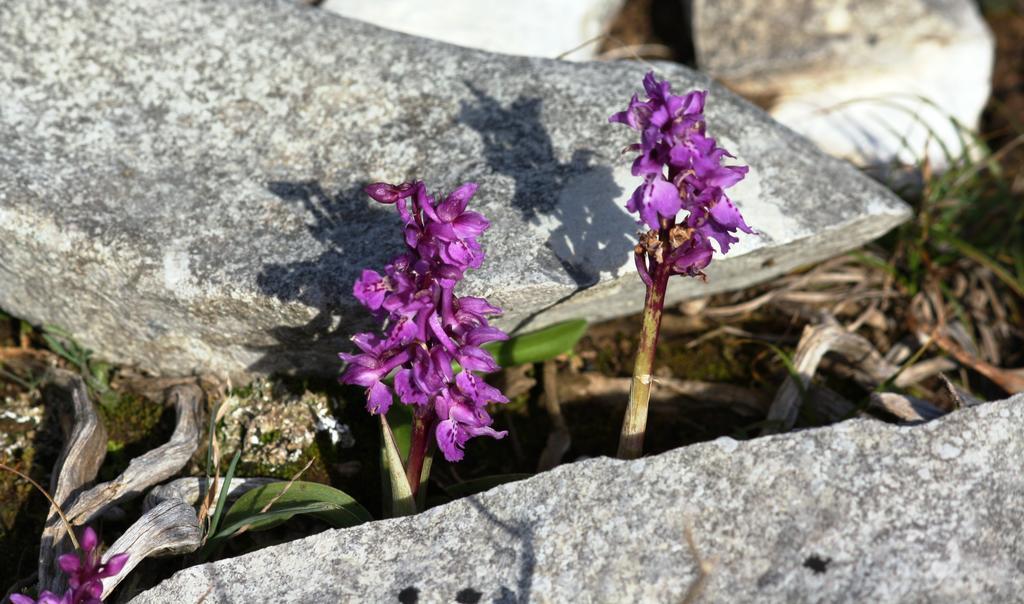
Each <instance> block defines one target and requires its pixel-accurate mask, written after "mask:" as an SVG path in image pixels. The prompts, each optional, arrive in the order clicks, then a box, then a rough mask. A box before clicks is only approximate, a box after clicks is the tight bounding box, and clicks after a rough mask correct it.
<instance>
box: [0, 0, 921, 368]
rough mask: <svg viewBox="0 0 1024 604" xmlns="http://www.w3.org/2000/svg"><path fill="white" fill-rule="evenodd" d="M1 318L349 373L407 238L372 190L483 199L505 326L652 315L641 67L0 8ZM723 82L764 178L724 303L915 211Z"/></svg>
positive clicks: (223, 361) (198, 361)
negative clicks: (639, 192)
mask: <svg viewBox="0 0 1024 604" xmlns="http://www.w3.org/2000/svg"><path fill="white" fill-rule="evenodd" d="M0 56H3V57H6V58H5V60H3V61H2V62H0V140H2V141H3V144H2V145H0V284H2V286H0V308H3V309H4V310H6V311H8V312H10V313H11V314H12V315H14V316H18V317H21V318H24V319H26V320H28V321H31V322H33V323H36V324H56V325H58V326H61V327H63V328H65V329H66V330H68V331H70V332H71V333H72V334H73V335H74V337H75V338H77V339H78V340H79V342H80V343H81V344H82V345H84V346H86V347H88V348H91V349H93V350H94V351H95V353H96V356H97V357H99V358H102V359H106V360H109V361H113V362H118V363H123V364H132V365H137V366H139V367H140V368H141V369H143V370H146V371H150V372H153V373H158V374H182V373H192V372H200V373H205V374H220V375H229V376H232V377H233V378H234V379H235V383H238V381H239V380H241V379H244V378H245V374H249V373H253V372H255V373H269V372H273V371H287V372H298V373H307V374H308V373H320V374H333V373H336V372H337V371H338V367H339V361H338V359H337V356H336V354H337V351H338V350H341V349H345V348H348V347H349V346H350V344H349V342H348V341H347V338H348V336H349V335H351V334H352V333H353V332H355V331H358V330H360V329H364V328H367V327H369V326H370V317H369V316H368V313H367V312H366V311H365V309H363V308H362V307H361V306H359V305H358V304H357V303H356V300H355V299H354V298H353V297H352V295H351V287H352V282H353V280H354V279H355V278H356V277H357V275H358V274H359V271H360V270H361V269H362V267H367V266H369V267H377V268H380V267H382V266H383V265H384V264H385V263H386V262H387V261H388V260H389V259H390V258H392V257H393V256H394V255H395V254H396V253H397V252H398V251H399V250H400V246H401V239H400V237H399V224H400V223H399V219H398V217H397V216H395V215H394V213H393V211H392V208H390V207H385V206H382V205H380V204H376V203H374V202H372V201H370V200H369V199H368V198H367V197H366V196H365V195H364V194H363V192H362V190H361V188H362V186H364V185H365V184H367V183H368V182H373V181H378V180H384V181H390V182H400V181H402V180H406V179H413V178H423V179H425V180H427V181H428V183H429V185H430V186H431V187H432V188H435V189H445V190H451V188H453V187H455V186H457V185H458V184H459V183H461V182H464V181H476V182H478V183H480V185H481V187H480V191H479V192H478V194H477V197H476V199H475V200H474V202H473V204H474V207H475V208H476V209H478V210H480V211H482V212H483V213H484V214H485V215H486V216H487V217H488V218H489V219H490V220H491V222H492V224H493V227H492V229H491V230H490V231H489V232H488V233H487V234H486V236H485V237H484V239H483V240H482V243H483V245H484V248H485V249H486V251H487V254H488V261H487V263H486V264H485V265H484V267H483V268H482V269H481V270H478V271H475V272H473V273H472V274H471V275H470V278H469V279H468V280H467V282H466V283H465V287H464V289H463V291H462V293H463V294H476V295H486V296H488V297H490V298H491V300H492V301H493V302H495V303H496V304H498V305H499V306H501V307H502V308H504V309H505V310H506V316H505V318H504V319H503V320H502V322H501V325H502V326H504V327H505V328H508V329H516V328H523V329H525V328H528V327H537V326H542V325H544V324H547V323H551V322H554V321H558V320H562V319H566V318H576V317H587V318H588V319H592V320H600V319H603V318H609V317H614V316H620V315H626V314H629V313H633V312H636V311H638V310H639V309H640V308H641V306H642V303H643V297H644V296H643V286H642V283H641V281H640V279H639V277H637V276H636V274H635V269H634V268H633V263H632V258H631V249H632V246H633V244H634V242H635V233H636V225H635V222H634V220H633V218H632V217H631V216H630V215H629V214H627V213H626V211H625V209H624V208H623V206H624V204H625V200H626V198H627V197H628V195H629V194H630V192H631V191H632V190H633V189H634V188H635V187H636V185H637V179H635V178H633V177H631V176H630V174H629V158H628V157H625V156H623V155H621V153H620V152H621V150H622V149H623V148H625V147H626V145H628V144H629V143H631V142H633V141H634V140H635V133H633V132H632V131H630V130H628V129H627V128H625V127H622V126H618V125H612V124H608V122H607V120H608V116H609V115H610V114H611V113H612V112H614V111H617V110H620V109H622V108H623V107H625V105H626V103H627V101H628V99H629V96H630V95H631V94H632V93H633V92H634V91H635V90H636V88H637V87H638V86H639V83H640V80H641V78H642V76H643V74H644V72H646V71H647V69H648V68H649V67H648V66H646V65H641V64H637V63H628V64H627V63H618V64H605V63H569V62H565V61H553V60H542V59H529V58H521V57H508V56H505V55H497V54H489V53H486V52H482V51H476V50H468V49H462V48H459V47H456V46H451V45H448V44H444V43H440V42H435V41H432V40H427V39H424V38H416V37H411V36H407V35H404V34H399V33H395V32H391V31H387V30H383V29H379V28H377V27H375V26H372V25H368V24H364V23H361V22H358V21H354V20H349V19H345V18H342V17H338V16H336V15H332V14H330V13H328V12H326V11H322V10H319V9H312V8H304V7H299V6H296V5H295V4H294V3H292V2H286V1H284V0H278V1H274V0H261V1H248V0H246V1H242V0H238V1H234V2H202V1H200V0H182V1H179V2H173V3H167V2H162V1H159V0H113V1H110V2H97V3H79V2H72V1H70V0H62V1H57V0H55V1H53V2H8V3H0ZM657 69H658V70H659V72H660V73H661V74H662V75H663V76H665V77H667V78H668V79H669V80H671V81H672V82H673V83H674V85H675V86H676V87H677V89H681V90H685V89H687V88H693V87H701V88H710V90H711V96H710V101H709V106H708V110H707V116H708V122H709V124H710V126H709V128H710V131H711V132H712V133H713V134H714V135H715V136H717V137H719V140H720V141H721V142H722V144H723V145H724V146H725V147H726V148H728V149H729V150H730V151H732V152H733V153H735V154H736V155H737V157H738V161H741V162H743V163H745V164H748V165H750V167H751V170H750V174H749V175H748V177H747V178H746V179H745V180H744V181H743V182H742V183H741V184H740V185H739V186H737V187H735V188H734V189H732V190H731V191H732V197H733V199H734V200H735V201H736V203H737V205H738V206H739V207H740V208H741V209H742V211H743V212H744V214H745V215H746V218H747V221H748V222H749V224H751V225H752V226H753V227H754V228H756V229H758V230H759V231H760V235H758V236H745V237H743V239H742V241H741V242H740V244H738V245H737V246H736V247H735V248H734V250H733V251H732V252H731V253H730V254H729V256H728V257H727V258H725V259H723V260H719V261H718V262H716V263H715V264H713V265H712V267H711V270H710V271H709V277H710V279H709V283H707V284H705V283H701V282H700V281H698V280H692V279H690V280H687V279H677V280H674V283H673V284H672V286H670V288H669V294H668V297H669V301H670V302H672V301H676V300H680V299H683V298H685V297H690V296H702V295H708V294H712V293H715V292H718V291H723V290H728V289H734V288H740V287H745V286H748V285H751V284H753V283H757V282H759V281H763V280H766V279H769V278H771V277H773V276H775V275H778V274H781V273H783V272H785V271H788V270H790V269H792V268H794V267H797V266H801V265H806V264H810V263H813V262H815V261H818V260H821V259H824V258H826V257H829V256H832V255H835V254H838V253H841V252H843V251H845V250H848V249H850V248H853V247H856V246H858V245H860V244H862V243H864V242H866V241H869V240H871V239H873V238H875V237H877V236H879V235H881V234H882V233H884V232H886V231H887V230H889V229H890V228H892V227H893V226H895V225H896V224H898V223H899V222H900V221H902V220H904V219H906V218H907V217H908V215H909V209H908V208H907V206H906V205H905V204H903V203H902V202H901V201H900V200H899V199H897V198H896V197H895V196H894V195H893V194H892V193H891V192H890V191H888V190H886V189H885V188H884V187H882V186H881V185H879V184H877V183H875V182H874V181H872V180H871V179H869V178H867V177H865V176H864V175H862V174H860V173H859V172H858V171H857V170H855V169H854V168H853V167H852V166H850V165H849V164H847V163H845V162H842V161H839V160H836V159H833V158H829V157H827V156H825V155H823V154H822V153H820V152H819V151H818V150H817V149H816V148H815V147H814V146H813V145H812V144H811V143H809V142H808V141H806V140H804V139H802V138H801V137H799V136H797V135H795V134H794V133H793V132H792V131H790V130H789V129H787V128H784V127H782V126H780V125H778V124H777V123H776V122H774V121H772V120H771V119H770V118H769V117H768V116H767V115H766V114H764V113H763V112H762V111H761V110H759V109H757V108H756V107H754V106H752V105H750V104H749V103H747V102H745V101H743V100H741V99H739V98H738V97H736V96H735V95H733V94H731V93H729V92H728V91H726V90H725V89H724V88H723V87H721V86H718V85H715V84H714V83H712V81H711V80H710V79H709V78H707V77H705V76H703V75H701V74H698V73H695V72H693V71H691V70H688V69H686V68H684V67H681V66H675V65H670V64H659V65H658V66H657Z"/></svg>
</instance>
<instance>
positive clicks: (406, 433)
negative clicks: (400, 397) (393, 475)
mask: <svg viewBox="0 0 1024 604" xmlns="http://www.w3.org/2000/svg"><path fill="white" fill-rule="evenodd" d="M387 417H388V425H389V426H391V434H392V436H393V437H394V439H395V445H397V446H398V452H399V453H400V454H401V455H402V463H405V460H407V459H409V447H411V446H412V420H413V417H412V407H411V406H410V405H401V404H398V405H391V409H389V410H388V414H387Z"/></svg>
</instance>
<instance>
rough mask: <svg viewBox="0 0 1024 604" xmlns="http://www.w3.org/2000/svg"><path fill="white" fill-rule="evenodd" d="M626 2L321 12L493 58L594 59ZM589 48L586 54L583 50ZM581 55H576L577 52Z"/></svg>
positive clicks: (333, 4)
mask: <svg viewBox="0 0 1024 604" xmlns="http://www.w3.org/2000/svg"><path fill="white" fill-rule="evenodd" d="M622 4H623V0H558V1H557V2H552V1H550V0H517V1H516V2H505V1H503V2H484V1H481V0H426V1H422V0H374V1H372V2H367V1H366V0H327V1H326V2H324V3H323V4H321V5H320V7H321V8H323V9H325V10H329V11H331V12H335V13H338V14H339V15H344V16H346V17H351V18H353V19H359V20H360V21H366V22H367V23H373V24H374V25H379V26H381V27H386V28H388V29H393V30H395V31H400V32H403V33H407V34H412V35H415V36H423V37H424V38H433V39H435V40H441V41H442V42H449V43H451V44H458V45H459V46H466V47H469V48H479V49H482V50H489V51H491V52H500V53H505V54H510V55H523V56H529V57H547V58H549V59H553V58H555V57H558V56H559V55H562V54H563V53H566V52H569V51H572V52H571V53H570V54H569V55H567V56H566V57H565V58H567V59H572V60H577V61H583V60H588V59H592V58H593V57H594V55H595V51H596V50H597V47H598V43H596V42H591V43H588V42H590V41H591V40H593V39H594V38H596V37H597V36H599V35H601V34H602V33H604V32H605V30H606V29H607V28H608V26H609V25H610V23H611V20H612V18H614V17H615V14H616V13H617V12H618V10H619V9H620V8H621V7H622ZM583 44H586V46H585V47H583V48H578V47H579V46H581V45H583ZM577 48H578V50H574V49H577Z"/></svg>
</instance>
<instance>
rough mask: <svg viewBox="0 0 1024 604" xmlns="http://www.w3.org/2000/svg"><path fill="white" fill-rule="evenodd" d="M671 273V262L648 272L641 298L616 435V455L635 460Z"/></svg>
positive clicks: (641, 440) (640, 451) (640, 449)
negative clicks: (626, 402)
mask: <svg viewBox="0 0 1024 604" xmlns="http://www.w3.org/2000/svg"><path fill="white" fill-rule="evenodd" d="M671 274H672V272H671V265H670V264H669V263H667V262H666V263H664V264H661V265H659V266H657V267H656V268H655V269H654V271H653V273H652V274H651V284H650V285H649V286H648V287H647V298H646V300H645V301H644V315H643V325H642V326H641V327H640V344H639V346H637V351H636V362H635V364H634V365H633V383H632V384H631V385H630V388H629V405H628V406H627V407H626V417H625V419H623V421H622V434H621V435H620V436H619V452H618V456H619V457H620V458H622V459H636V458H638V457H640V456H641V455H642V454H643V449H644V433H645V432H646V431H647V407H648V403H649V401H650V399H651V382H652V380H653V378H652V376H651V372H652V371H653V369H654V353H655V350H656V349H657V347H658V331H659V330H660V329H661V314H662V311H663V310H664V308H665V289H666V288H667V287H668V278H669V276H670V275H671Z"/></svg>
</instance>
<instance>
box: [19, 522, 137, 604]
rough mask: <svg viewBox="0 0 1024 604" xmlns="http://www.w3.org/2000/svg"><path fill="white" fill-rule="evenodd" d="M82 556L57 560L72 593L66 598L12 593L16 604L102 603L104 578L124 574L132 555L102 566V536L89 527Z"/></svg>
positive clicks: (65, 596) (68, 592) (112, 560)
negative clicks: (36, 598) (32, 596)
mask: <svg viewBox="0 0 1024 604" xmlns="http://www.w3.org/2000/svg"><path fill="white" fill-rule="evenodd" d="M79 541H80V544H81V546H82V555H81V556H79V555H78V554H76V553H70V554H64V555H63V556H61V557H59V558H57V564H59V565H60V568H61V570H62V571H64V574H66V575H67V576H68V586H69V588H68V590H67V591H66V592H64V595H63V596H58V595H57V594H55V593H53V592H51V591H44V592H42V593H41V594H39V599H38V600H33V599H32V598H30V597H28V596H25V595H22V594H12V595H11V602H12V603H13V604H100V596H102V595H103V579H105V578H107V577H113V576H114V575H116V574H117V573H119V572H121V569H122V568H124V565H125V563H127V562H128V554H116V555H114V556H111V557H110V560H107V562H106V563H103V564H100V552H99V541H100V540H99V537H98V536H97V535H96V531H94V530H92V527H88V526H87V527H85V530H84V531H83V532H82V536H81V538H80V539H79Z"/></svg>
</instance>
